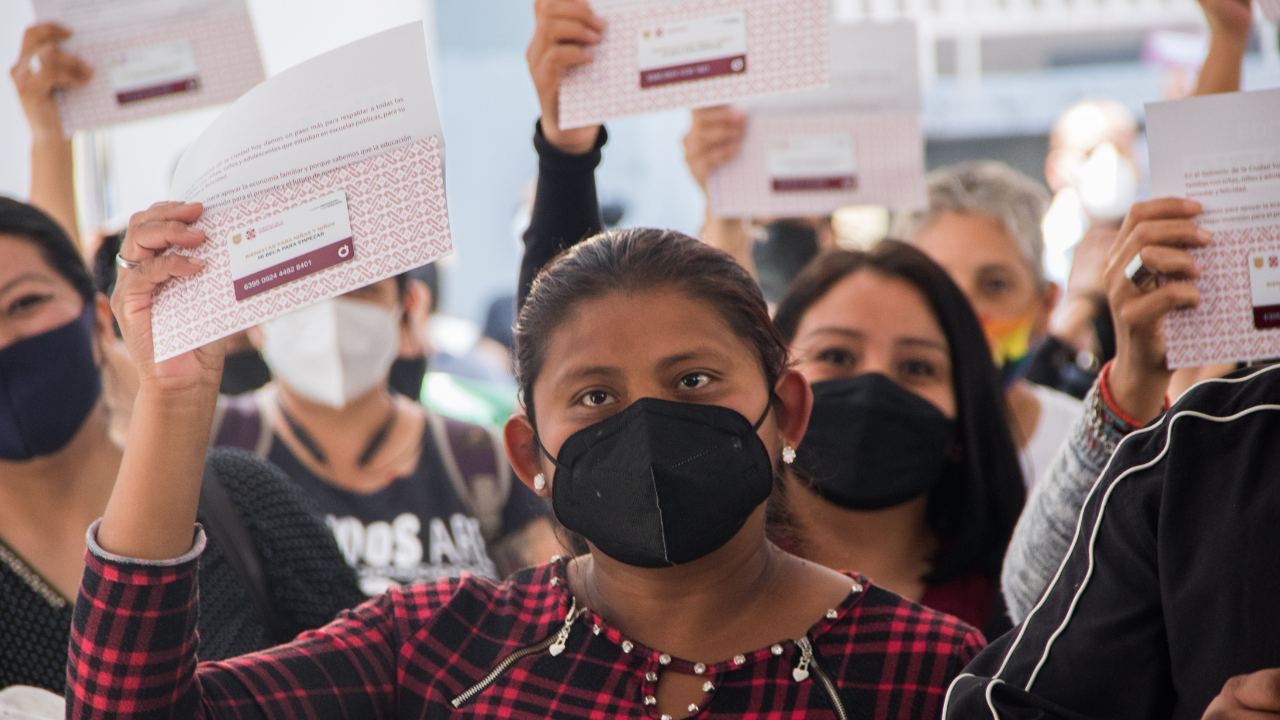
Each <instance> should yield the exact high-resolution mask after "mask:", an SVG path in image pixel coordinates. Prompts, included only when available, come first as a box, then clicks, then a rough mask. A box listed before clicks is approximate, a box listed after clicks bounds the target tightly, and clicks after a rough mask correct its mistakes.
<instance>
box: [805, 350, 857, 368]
mask: <svg viewBox="0 0 1280 720" xmlns="http://www.w3.org/2000/svg"><path fill="white" fill-rule="evenodd" d="M814 357H815V358H816V359H817V360H818V362H824V363H828V364H831V365H853V364H854V363H855V362H856V360H857V358H855V357H854V356H853V353H851V352H849V351H848V350H842V349H840V348H831V349H829V350H823V351H822V352H820V353H818V354H817V355H815V356H814Z"/></svg>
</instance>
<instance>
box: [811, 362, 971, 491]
mask: <svg viewBox="0 0 1280 720" xmlns="http://www.w3.org/2000/svg"><path fill="white" fill-rule="evenodd" d="M954 436H955V421H953V420H950V419H948V418H947V416H945V415H943V414H942V412H941V411H940V410H938V408H936V407H934V406H933V403H931V402H929V401H928V400H925V399H924V398H921V397H920V396H919V395H916V394H915V393H913V392H911V391H910V390H906V389H904V388H902V387H901V386H899V385H898V384H897V383H895V382H893V381H892V380H890V379H889V378H887V377H885V376H884V375H881V374H880V373H865V374H863V375H856V376H854V377H851V378H845V379H843V380H830V381H827V382H820V383H814V384H813V412H812V413H811V414H810V415H809V429H808V431H807V432H805V435H804V440H803V441H802V442H801V443H800V447H799V449H797V450H796V462H795V464H796V467H798V468H800V469H801V470H803V471H804V472H806V473H808V474H809V475H811V476H812V477H813V479H814V484H815V489H816V490H817V491H818V494H819V495H821V496H822V497H824V498H826V499H827V500H830V501H831V502H833V503H835V504H837V505H840V506H841V507H846V508H849V509H851V510H882V509H884V508H888V507H893V506H894V505H899V504H901V503H904V502H906V501H908V500H910V499H912V498H914V497H918V496H920V495H923V494H924V493H927V492H929V491H930V490H932V489H933V487H934V485H936V484H937V482H938V480H939V478H941V477H942V473H943V470H944V469H945V468H946V465H947V449H948V446H949V445H950V443H951V440H952V439H953V438H954Z"/></svg>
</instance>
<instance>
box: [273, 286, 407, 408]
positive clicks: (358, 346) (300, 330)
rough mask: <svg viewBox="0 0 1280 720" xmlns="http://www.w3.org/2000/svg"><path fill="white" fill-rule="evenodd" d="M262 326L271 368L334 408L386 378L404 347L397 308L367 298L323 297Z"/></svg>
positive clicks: (302, 392)
mask: <svg viewBox="0 0 1280 720" xmlns="http://www.w3.org/2000/svg"><path fill="white" fill-rule="evenodd" d="M259 327H260V328H261V329H262V336H263V342H262V359H263V360H265V361H266V363H267V367H269V368H271V374H272V375H273V376H275V377H276V378H277V379H278V380H280V381H281V382H283V383H284V384H286V385H288V386H289V389H290V390H293V391H294V392H296V393H298V394H299V395H301V396H302V397H304V398H307V399H308V400H312V401H315V402H318V403H323V404H325V405H328V406H330V407H333V408H341V407H343V406H345V405H346V404H347V403H348V402H349V401H351V400H352V399H354V398H357V397H360V396H361V395H363V394H365V393H366V392H368V391H369V390H371V389H373V388H374V387H375V386H376V385H377V384H378V383H379V382H386V380H387V373H388V372H389V371H390V370H391V363H393V362H395V359H396V355H397V354H398V353H399V351H400V310H399V308H396V309H387V308H385V307H383V306H381V305H379V304H377V303H374V302H369V301H367V300H351V299H348V298H334V299H332V300H325V301H324V302H319V303H316V304H315V305H312V306H310V307H306V308H303V309H301V310H298V311H296V312H292V313H289V314H288V315H283V316H281V317H278V318H276V319H275V320H269V321H267V322H265V323H263V324H262V325H260V326H259Z"/></svg>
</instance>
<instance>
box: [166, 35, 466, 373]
mask: <svg viewBox="0 0 1280 720" xmlns="http://www.w3.org/2000/svg"><path fill="white" fill-rule="evenodd" d="M442 154H443V138H442V136H441V131H440V120H439V116H438V113H437V112H436V107H435V102H434V99H433V95H432V92H431V76H430V73H429V71H428V68H427V51H426V42H425V38H424V36H423V30H422V24H421V23H412V24H410V25H405V26H402V27H399V28H395V29H393V30H388V31H386V32H383V33H379V34H377V35H374V36H372V37H368V38H365V39H364V40H360V41H358V42H355V43H352V44H350V45H346V46H344V47H341V48H338V49H336V50H333V51H331V52H328V53H326V54H324V55H321V56H319V57H317V58H314V59H312V60H309V61H307V62H305V63H303V64H301V65H297V66H295V67H293V68H291V69H289V70H287V71H285V72H283V73H281V74H280V75H277V76H276V77H274V78H272V79H271V80H268V81H267V82H265V83H263V84H261V85H259V86H258V87H256V88H254V89H253V90H251V91H249V92H248V93H246V94H245V95H244V96H243V97H241V98H240V100H238V101H236V103H235V104H233V105H232V106H231V107H229V108H227V110H226V111H225V112H224V113H223V114H222V115H221V116H219V118H218V119H217V120H215V121H214V123H213V124H212V125H211V126H210V127H209V129H208V130H206V131H205V133H204V134H203V135H201V136H200V137H199V138H198V139H197V140H196V141H195V143H193V144H192V146H191V147H190V148H189V149H188V150H187V152H186V154H184V155H183V157H182V159H181V160H180V161H179V163H178V168H177V171H176V172H175V173H174V180H173V185H172V187H171V189H170V198H171V199H173V200H183V201H199V202H202V203H204V205H205V213H204V215H203V217H202V218H201V219H200V222H199V223H198V224H197V226H198V227H200V228H202V229H204V230H205V231H206V232H207V233H208V235H209V240H208V241H207V242H206V243H205V244H204V245H202V246H201V247H200V248H198V249H197V250H195V251H193V252H190V253H187V254H191V255H195V256H197V257H202V258H205V259H206V261H207V263H208V264H207V265H206V267H205V268H204V270H202V271H201V272H200V273H199V274H198V275H196V276H195V277H193V278H189V279H181V280H175V281H171V282H169V283H167V284H165V285H164V286H162V287H161V288H160V289H159V290H158V291H157V294H156V302H155V305H154V311H153V319H152V331H153V336H154V338H155V346H156V357H157V358H158V359H165V358H168V357H172V356H174V355H177V354H179V353H182V352H185V351H187V350H190V349H193V348H196V347H200V346H201V345H204V344H206V343H208V342H210V341H212V340H215V339H217V338H220V337H225V336H226V335H229V334H231V333H233V332H237V331H239V330H243V329H245V328H247V327H251V326H253V325H257V324H258V323H261V322H264V321H266V320H269V319H271V318H273V317H277V316H279V315H283V314H285V313H287V312H290V311H292V310H295V309H297V308H300V307H303V306H305V305H308V304H311V303H314V302H317V301H319V300H324V299H326V298H330V297H334V296H336V295H340V294H342V293H344V292H348V291H350V290H353V289H355V288H358V287H362V286H364V285H368V284H370V283H373V282H376V281H378V280H382V279H384V278H387V277H391V276H393V275H397V274H399V273H402V272H405V271H407V270H409V269H411V268H414V267H418V266H420V265H423V264H426V263H428V262H431V261H432V260H435V259H436V258H439V257H440V256H442V255H444V254H447V253H448V252H450V251H451V250H452V241H451V239H450V235H449V220H448V213H447V210H446V207H445V194H444V173H443V164H442ZM181 252H184V253H185V251H181Z"/></svg>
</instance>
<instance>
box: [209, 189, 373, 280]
mask: <svg viewBox="0 0 1280 720" xmlns="http://www.w3.org/2000/svg"><path fill="white" fill-rule="evenodd" d="M227 248H228V250H229V251H230V253H231V278H232V282H234V283H235V293H236V300H244V299H246V298H250V297H253V296H254V295H257V294H258V293H261V292H266V291H267V290H270V289H272V288H275V287H279V286H281V285H284V284H285V283H290V282H293V281H294V280H301V279H302V278H304V277H306V276H308V275H313V274H315V273H318V272H320V271H321V270H325V269H327V268H331V267H333V266H334V265H337V264H338V263H343V262H347V261H349V260H352V259H353V258H354V257H355V248H354V246H353V245H352V244H351V219H350V216H349V215H348V214H347V193H346V191H343V190H339V191H338V192H336V193H333V194H331V195H326V196H324V197H321V198H317V199H316V200H312V201H311V202H309V203H306V204H303V205H300V206H298V207H296V208H292V209H290V210H286V211H284V212H282V213H280V214H278V215H273V216H271V217H269V218H267V219H265V220H261V221H259V222H257V223H255V224H253V225H250V226H246V227H243V228H237V229H236V230H233V231H232V233H231V241H230V242H229V243H228V244H227Z"/></svg>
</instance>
